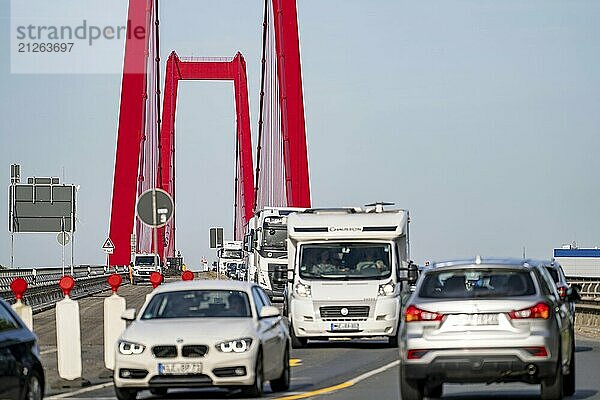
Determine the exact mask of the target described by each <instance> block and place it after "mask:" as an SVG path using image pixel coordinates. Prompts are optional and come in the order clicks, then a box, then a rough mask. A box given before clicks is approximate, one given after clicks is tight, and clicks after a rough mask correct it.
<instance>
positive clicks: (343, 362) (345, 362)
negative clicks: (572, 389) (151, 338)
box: [48, 337, 600, 400]
mask: <svg viewBox="0 0 600 400" xmlns="http://www.w3.org/2000/svg"><path fill="white" fill-rule="evenodd" d="M292 358H293V359H294V360H295V361H294V363H295V364H298V365H296V366H294V367H293V368H292V387H291V389H290V391H289V392H288V393H277V394H274V393H270V391H269V388H268V385H266V389H267V393H266V394H265V397H266V398H271V399H282V400H283V399H285V400H295V399H316V398H322V399H327V400H342V399H344V400H359V399H369V398H371V399H377V400H385V399H397V398H398V397H399V395H398V393H399V390H398V367H397V361H396V360H397V355H396V350H395V349H389V348H386V346H385V342H384V341H376V340H368V341H367V340H365V341H359V340H356V341H333V342H314V343H311V344H309V346H308V347H307V348H305V349H300V350H294V351H293V352H292ZM58 398H68V399H95V400H108V399H114V398H115V397H114V392H113V387H112V384H111V383H110V382H107V383H105V384H101V385H95V386H91V387H87V388H83V389H78V390H75V391H71V392H70V393H63V394H60V395H57V396H51V397H49V398H48V399H50V400H54V399H58ZM138 398H140V399H157V400H159V399H237V398H238V393H237V392H235V391H226V390H219V389H197V390H183V389H177V390H173V391H170V392H169V394H167V395H166V396H164V397H159V396H153V395H151V394H150V392H147V391H143V392H141V393H140V394H139V395H138ZM444 398H447V399H469V400H478V399H481V400H483V399H511V400H529V399H539V386H538V385H526V384H495V385H489V386H487V385H445V387H444ZM572 398H573V399H600V341H595V340H590V339H585V338H582V337H579V338H578V339H577V393H576V394H575V396H573V397H572Z"/></svg>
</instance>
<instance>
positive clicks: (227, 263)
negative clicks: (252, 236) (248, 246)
mask: <svg viewBox="0 0 600 400" xmlns="http://www.w3.org/2000/svg"><path fill="white" fill-rule="evenodd" d="M217 257H218V262H217V266H218V272H219V273H221V274H226V275H229V271H230V270H234V271H237V270H238V268H239V266H240V265H244V264H246V257H245V256H244V250H243V246H242V242H241V241H235V240H230V241H227V240H226V241H224V242H223V247H221V248H220V249H218V250H217ZM230 277H231V276H230ZM236 277H237V273H236ZM236 279H237V278H236Z"/></svg>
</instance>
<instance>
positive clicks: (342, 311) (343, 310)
mask: <svg viewBox="0 0 600 400" xmlns="http://www.w3.org/2000/svg"><path fill="white" fill-rule="evenodd" d="M340 314H342V315H343V316H346V315H348V309H347V308H346V307H344V308H342V309H341V310H340Z"/></svg>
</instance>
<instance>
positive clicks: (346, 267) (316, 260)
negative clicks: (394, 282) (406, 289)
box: [300, 243, 392, 279]
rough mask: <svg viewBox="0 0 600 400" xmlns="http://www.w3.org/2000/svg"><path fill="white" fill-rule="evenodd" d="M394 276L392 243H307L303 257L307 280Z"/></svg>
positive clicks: (302, 271)
mask: <svg viewBox="0 0 600 400" xmlns="http://www.w3.org/2000/svg"><path fill="white" fill-rule="evenodd" d="M391 273H392V257H391V250H390V245H389V244H380V243H360V244H358V243H327V244H305V245H303V246H302V250H301V254H300V277H301V278H304V279H385V278H388V277H389V276H390V275H391Z"/></svg>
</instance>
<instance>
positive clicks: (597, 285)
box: [568, 278, 600, 302]
mask: <svg viewBox="0 0 600 400" xmlns="http://www.w3.org/2000/svg"><path fill="white" fill-rule="evenodd" d="M568 281H569V283H570V284H571V285H578V286H579V287H581V290H580V291H579V294H580V295H581V300H582V301H594V302H600V280H591V279H583V278H569V279H568Z"/></svg>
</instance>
